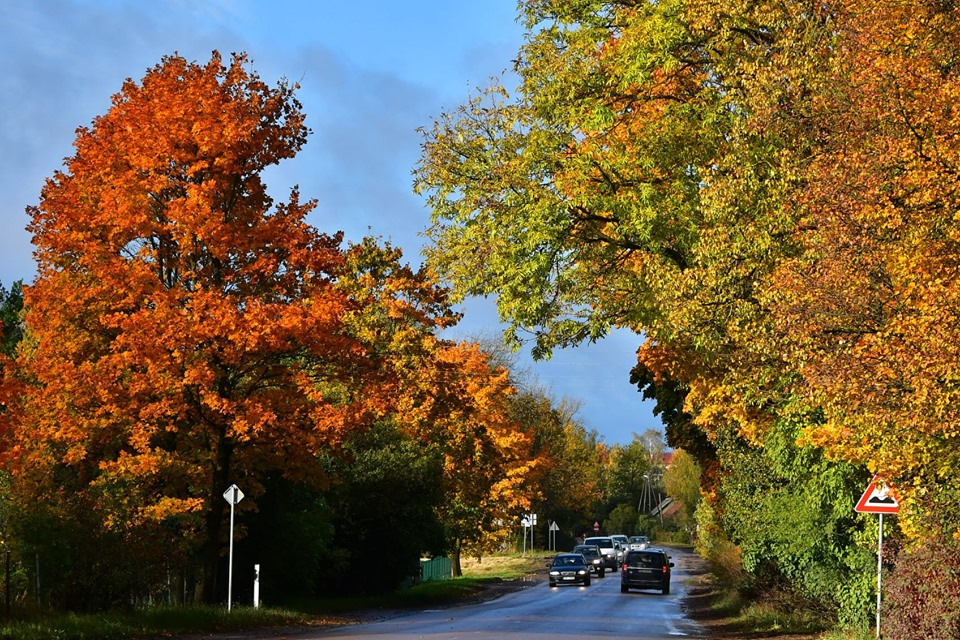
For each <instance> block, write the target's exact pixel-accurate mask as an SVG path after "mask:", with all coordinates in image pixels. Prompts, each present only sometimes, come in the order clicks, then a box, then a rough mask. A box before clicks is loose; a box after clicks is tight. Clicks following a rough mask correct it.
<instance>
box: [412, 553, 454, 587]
mask: <svg viewBox="0 0 960 640" xmlns="http://www.w3.org/2000/svg"><path fill="white" fill-rule="evenodd" d="M451 577H453V571H452V569H451V564H450V558H430V559H429V560H420V582H430V581H431V580H449V579H450V578H451Z"/></svg>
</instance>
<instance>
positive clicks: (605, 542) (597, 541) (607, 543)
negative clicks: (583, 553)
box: [583, 538, 613, 547]
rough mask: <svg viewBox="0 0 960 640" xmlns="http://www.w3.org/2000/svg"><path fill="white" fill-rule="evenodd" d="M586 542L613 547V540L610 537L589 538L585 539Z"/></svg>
mask: <svg viewBox="0 0 960 640" xmlns="http://www.w3.org/2000/svg"><path fill="white" fill-rule="evenodd" d="M583 543H584V544H589V545H594V546H597V547H612V546H613V540H611V539H610V538H587V539H586V540H584V541H583Z"/></svg>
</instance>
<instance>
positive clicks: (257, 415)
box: [4, 53, 528, 602]
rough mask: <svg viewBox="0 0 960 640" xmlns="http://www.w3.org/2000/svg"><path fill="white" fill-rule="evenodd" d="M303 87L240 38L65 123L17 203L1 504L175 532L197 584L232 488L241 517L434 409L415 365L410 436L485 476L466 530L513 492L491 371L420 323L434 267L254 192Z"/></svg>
mask: <svg viewBox="0 0 960 640" xmlns="http://www.w3.org/2000/svg"><path fill="white" fill-rule="evenodd" d="M296 88H297V87H296V86H295V85H291V84H288V83H286V82H280V83H279V84H277V85H276V86H274V87H271V86H268V85H267V84H266V83H264V82H263V81H262V80H260V78H259V77H258V76H257V75H256V74H255V73H253V72H252V71H251V70H250V69H249V62H248V60H247V59H246V58H245V56H243V55H238V56H234V57H233V59H232V60H231V61H230V62H229V63H224V62H223V61H222V60H221V58H220V56H219V55H218V54H216V53H215V54H214V55H213V57H212V58H211V59H210V61H209V62H207V63H205V64H196V63H191V62H188V61H186V60H184V59H183V58H180V57H178V56H169V57H166V58H164V59H163V61H162V62H161V63H160V64H158V65H157V66H156V67H154V68H152V69H150V70H149V71H148V72H147V74H146V75H145V76H144V78H143V79H142V80H141V81H140V82H134V81H132V80H128V81H127V82H126V83H124V85H123V88H122V90H121V91H120V92H119V93H118V94H117V95H115V96H114V97H113V100H112V105H111V107H110V109H109V111H108V112H107V113H105V114H104V115H102V116H100V117H98V118H96V119H95V120H94V121H93V123H92V125H91V126H90V127H82V128H80V129H78V131H77V139H76V143H75V147H76V149H75V153H74V155H73V156H72V157H70V158H68V159H67V160H66V164H65V168H64V169H63V170H62V171H59V172H57V173H56V174H55V175H54V176H53V177H52V178H50V179H49V180H48V181H47V183H46V184H45V186H44V188H43V191H42V193H41V198H40V202H39V204H38V205H37V206H35V207H32V208H30V209H29V213H30V216H31V222H30V225H29V230H30V231H31V232H32V234H33V241H34V244H35V245H36V258H37V261H38V275H37V278H36V280H35V281H34V282H33V283H32V284H31V285H30V286H29V287H25V308H26V313H25V316H24V318H25V327H26V338H25V340H24V341H23V342H22V344H21V348H20V353H19V357H18V360H17V362H16V366H15V367H8V368H7V370H8V372H9V373H10V375H9V376H8V382H7V387H6V389H7V391H8V397H9V398H11V401H10V404H9V406H10V411H9V412H7V413H5V414H4V420H5V421H7V422H11V423H12V427H11V441H10V442H9V446H8V448H7V450H8V452H9V453H10V454H11V455H12V457H13V459H14V465H13V467H12V469H13V471H14V478H15V485H14V487H15V492H16V494H17V498H16V499H17V500H19V501H20V503H21V504H22V505H27V504H30V503H33V504H34V505H35V506H39V507H40V508H41V509H47V511H48V513H49V516H50V517H51V518H54V519H62V518H68V517H73V518H75V521H76V522H80V521H81V520H82V521H84V522H86V523H87V524H85V525H83V526H87V527H89V526H94V527H96V528H97V529H102V531H103V532H104V533H103V535H106V536H110V535H115V536H119V537H121V538H123V539H125V540H126V541H127V542H129V543H130V544H136V541H137V540H139V541H140V543H141V544H142V545H145V546H143V547H142V549H143V550H144V552H147V550H149V549H150V548H153V549H155V550H156V551H157V552H158V553H159V552H160V550H161V549H167V550H168V551H169V550H171V549H177V550H178V553H177V554H176V555H175V556H174V558H175V559H178V560H177V561H179V562H183V563H184V564H183V565H182V567H181V568H180V569H178V570H180V571H183V572H185V573H184V580H186V577H187V573H189V574H190V577H191V580H193V581H194V582H195V584H196V585H197V592H198V594H199V595H200V597H202V598H203V599H204V600H205V601H208V602H211V601H214V598H215V592H214V588H215V584H216V583H217V579H216V567H217V562H218V557H219V555H220V553H221V549H222V544H223V541H224V540H225V539H226V538H225V536H226V531H225V524H224V519H223V518H224V513H225V512H226V510H227V504H226V502H225V500H224V498H223V497H222V495H221V494H222V493H223V492H224V490H225V489H226V488H227V487H228V486H229V485H230V484H231V483H236V484H238V485H239V486H240V487H242V490H243V492H244V493H245V495H246V496H247V498H246V499H245V500H244V501H243V502H241V503H240V504H239V505H238V509H240V510H241V512H242V511H244V510H255V508H256V505H257V502H258V499H259V498H260V497H261V496H262V494H263V492H264V490H265V486H266V485H265V482H266V479H267V478H268V477H277V476H282V477H283V478H285V479H286V481H287V482H292V483H298V484H299V485H302V486H307V487H312V488H313V489H314V490H322V489H323V488H325V487H326V486H328V482H329V481H330V478H329V476H328V474H327V472H326V470H325V469H324V467H323V465H322V464H321V460H322V456H324V455H328V454H329V453H331V452H333V453H336V452H337V451H338V450H339V449H340V445H341V443H343V442H344V440H345V438H346V436H347V435H348V434H350V433H354V432H357V431H359V430H363V429H365V428H367V427H370V426H371V425H373V424H375V423H377V422H378V421H382V420H386V419H390V418H392V417H394V416H395V415H396V414H397V412H398V411H401V412H402V411H406V410H410V411H417V412H422V411H424V410H425V409H423V408H421V407H417V406H411V405H409V398H410V397H411V388H413V387H411V385H413V384H414V383H413V382H412V381H413V380H420V381H421V382H423V384H425V385H429V387H430V388H432V389H436V388H439V389H441V392H439V393H438V394H435V395H437V396H438V401H439V402H442V403H443V409H442V411H440V410H438V411H434V412H433V413H432V414H431V415H429V416H427V415H423V414H418V415H420V416H421V419H420V420H419V422H418V424H417V426H416V429H413V428H412V427H411V432H412V433H416V435H417V437H418V438H421V439H423V440H425V441H438V442H439V443H440V444H439V446H440V447H441V449H442V450H443V452H444V455H445V459H446V463H445V467H446V472H445V474H444V476H445V477H446V478H448V480H447V481H446V482H448V483H449V485H450V490H451V491H454V492H463V493H466V492H467V491H472V492H479V493H477V494H476V495H470V496H464V497H463V498H462V499H458V502H457V504H461V503H462V504H468V505H469V508H470V509H471V511H470V513H469V514H464V515H460V516H458V518H459V519H458V525H457V526H458V527H459V528H461V529H466V530H467V533H464V534H458V535H461V537H468V536H472V535H473V531H474V530H479V528H482V527H485V526H486V527H487V528H489V527H488V523H489V520H490V517H491V513H495V514H500V513H502V512H504V511H505V510H509V509H512V508H516V507H517V506H518V505H520V504H522V498H521V496H520V494H519V490H520V485H521V484H522V480H523V476H524V474H525V473H526V471H527V470H528V464H527V463H526V462H525V461H524V458H523V456H524V455H525V449H524V447H523V446H522V444H523V442H522V435H518V434H517V433H516V432H515V425H513V424H511V423H509V422H508V421H506V418H505V416H504V415H503V411H502V406H501V405H500V404H498V403H502V400H503V398H505V397H506V394H507V393H508V389H509V386H508V384H507V382H506V379H505V374H500V373H495V372H492V371H489V370H487V369H484V367H483V356H482V354H481V353H479V352H477V351H476V350H473V351H471V350H469V349H466V348H454V347H449V346H444V345H442V344H440V343H438V341H437V339H436V337H435V336H434V335H433V334H434V333H435V332H436V331H437V330H439V329H440V328H442V327H444V326H447V325H449V324H451V323H452V322H453V321H455V316H454V314H453V313H452V312H451V311H450V310H449V307H448V305H447V303H446V300H445V293H444V291H443V290H442V289H441V288H440V287H438V286H437V285H436V284H434V283H433V281H432V280H431V278H430V277H429V274H428V272H427V271H426V270H421V271H415V270H412V269H411V268H409V267H407V266H404V265H402V264H401V263H400V262H399V260H400V257H401V256H400V252H399V251H397V250H395V249H392V248H391V247H389V246H381V245H378V244H377V243H376V242H374V241H372V240H365V241H362V242H360V243H358V244H355V245H350V246H345V244H344V242H343V239H342V237H341V236H340V234H332V235H330V234H325V233H321V232H319V231H318V230H317V229H315V228H314V227H313V226H311V225H310V224H309V223H308V222H307V216H308V214H310V213H311V211H312V210H313V209H314V206H315V202H313V201H307V202H304V201H301V198H300V196H299V194H298V192H297V190H296V189H293V190H292V191H291V193H290V194H289V197H288V199H287V201H286V202H280V203H276V202H274V201H273V199H272V198H271V197H270V196H269V195H268V194H267V191H266V186H265V185H264V183H263V182H262V176H261V174H262V172H263V171H264V170H265V169H266V168H267V167H269V166H271V165H274V164H276V163H278V162H280V161H281V160H285V159H289V158H292V157H293V156H295V155H296V153H297V152H298V151H299V150H300V148H301V147H302V146H303V144H304V143H305V141H306V138H307V135H308V133H309V130H308V129H307V127H306V125H305V116H304V114H303V112H302V111H301V107H300V104H299V102H298V101H297V99H296V97H295V90H296ZM425 370H426V371H431V372H438V373H441V374H442V375H443V376H444V377H445V378H446V379H447V381H449V382H451V384H446V383H445V384H444V385H441V386H439V387H438V384H439V383H438V382H436V381H434V380H432V379H431V378H430V377H429V376H428V377H426V378H425V377H424V376H423V371H425ZM415 388H416V389H421V388H423V387H422V386H416V387H415ZM428 395H429V394H428ZM405 403H406V404H405ZM393 419H395V418H393ZM518 438H519V440H518ZM491 505H495V506H496V509H495V510H494V511H492V512H491V513H488V511H490V510H491V509H493V507H492V506H491ZM32 510H34V511H35V509H32ZM70 514H72V516H71V515H70ZM471 517H472V518H473V519H474V521H473V522H469V521H468V520H469V518H471ZM483 523H487V524H483ZM111 532H113V533H111ZM118 539H119V538H118ZM192 558H199V559H200V562H199V563H197V564H193V565H192V566H191V563H192V560H191V559H192ZM128 560H129V558H128ZM142 561H143V562H145V563H147V562H150V561H162V562H170V561H171V558H170V557H169V556H168V557H167V558H165V559H164V558H159V557H158V558H147V557H144V558H142ZM144 571H145V570H144ZM222 580H223V578H222V577H221V578H220V581H219V585H220V587H221V588H222V585H223V584H224V583H223V582H222ZM80 589H81V590H82V587H80Z"/></svg>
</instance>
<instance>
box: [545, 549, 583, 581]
mask: <svg viewBox="0 0 960 640" xmlns="http://www.w3.org/2000/svg"><path fill="white" fill-rule="evenodd" d="M560 584H582V585H583V586H585V587H589V586H590V565H588V564H587V559H586V558H584V557H583V554H582V553H559V554H557V556H556V557H555V558H554V559H553V562H551V563H550V586H551V587H556V586H557V585H560Z"/></svg>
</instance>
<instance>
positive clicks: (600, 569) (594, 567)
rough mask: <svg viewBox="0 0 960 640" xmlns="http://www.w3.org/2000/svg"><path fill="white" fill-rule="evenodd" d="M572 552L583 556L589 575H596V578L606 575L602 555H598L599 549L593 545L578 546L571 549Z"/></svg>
mask: <svg viewBox="0 0 960 640" xmlns="http://www.w3.org/2000/svg"><path fill="white" fill-rule="evenodd" d="M573 552H574V553H580V554H583V557H584V558H586V560H587V565H588V566H589V567H590V573H595V574H597V577H598V578H602V577H603V576H605V575H606V573H607V566H606V561H605V560H604V559H603V554H602V553H600V547H598V546H596V545H593V544H578V545H577V546H575V547H574V548H573Z"/></svg>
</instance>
